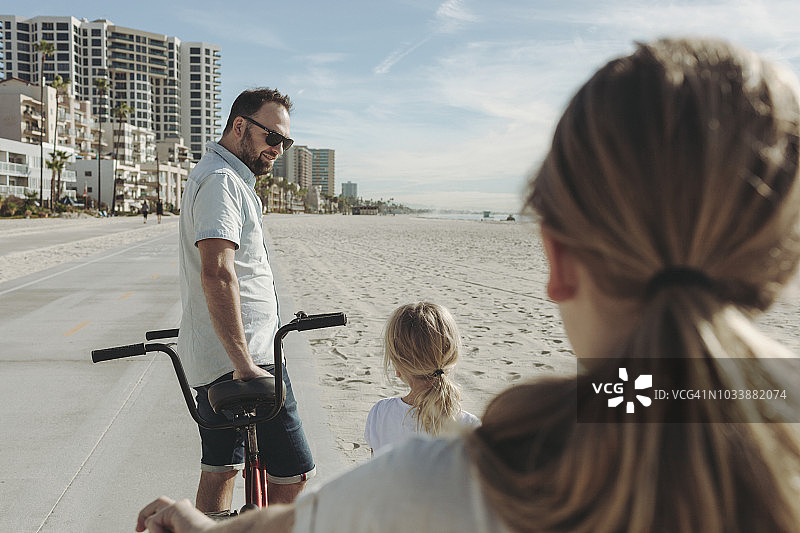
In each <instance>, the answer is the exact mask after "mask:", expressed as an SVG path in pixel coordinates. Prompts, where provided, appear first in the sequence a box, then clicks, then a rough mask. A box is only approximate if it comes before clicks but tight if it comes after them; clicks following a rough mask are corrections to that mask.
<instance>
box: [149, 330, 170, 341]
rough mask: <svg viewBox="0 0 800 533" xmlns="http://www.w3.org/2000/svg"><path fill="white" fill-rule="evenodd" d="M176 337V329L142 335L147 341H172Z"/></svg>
mask: <svg viewBox="0 0 800 533" xmlns="http://www.w3.org/2000/svg"><path fill="white" fill-rule="evenodd" d="M177 336H178V328H174V329H159V330H156V331H148V332H147V333H145V334H144V338H145V339H147V340H149V341H154V340H158V339H172V338H174V337H177Z"/></svg>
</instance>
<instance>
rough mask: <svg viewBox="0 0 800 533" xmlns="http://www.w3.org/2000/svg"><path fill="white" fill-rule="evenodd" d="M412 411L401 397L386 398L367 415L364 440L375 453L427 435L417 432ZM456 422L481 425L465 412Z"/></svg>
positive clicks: (460, 414) (422, 431) (469, 425)
mask: <svg viewBox="0 0 800 533" xmlns="http://www.w3.org/2000/svg"><path fill="white" fill-rule="evenodd" d="M411 409H412V407H411V406H410V405H408V404H407V403H405V402H404V401H403V400H402V398H400V397H394V398H384V399H383V400H380V401H379V402H378V403H376V404H375V405H373V406H372V409H370V411H369V414H368V415H367V425H366V428H365V430H364V438H365V439H366V441H367V444H368V445H369V447H370V448H372V451H373V453H376V454H377V453H378V452H379V451H381V450H382V449H385V448H386V447H388V446H390V445H396V444H400V443H401V442H404V441H406V440H407V439H408V438H409V437H412V436H415V435H420V434H422V435H426V433H425V432H424V430H421V431H420V432H417V419H416V418H415V417H414V414H413V413H412V412H411ZM456 421H457V422H458V423H459V424H461V425H464V426H467V427H477V426H479V425H480V420H478V417H476V416H475V415H473V414H471V413H468V412H467V411H464V410H462V411H461V412H460V413H459V415H458V416H457V417H456Z"/></svg>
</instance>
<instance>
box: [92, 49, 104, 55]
mask: <svg viewBox="0 0 800 533" xmlns="http://www.w3.org/2000/svg"><path fill="white" fill-rule="evenodd" d="M92 55H93V56H101V55H103V50H102V49H100V48H92Z"/></svg>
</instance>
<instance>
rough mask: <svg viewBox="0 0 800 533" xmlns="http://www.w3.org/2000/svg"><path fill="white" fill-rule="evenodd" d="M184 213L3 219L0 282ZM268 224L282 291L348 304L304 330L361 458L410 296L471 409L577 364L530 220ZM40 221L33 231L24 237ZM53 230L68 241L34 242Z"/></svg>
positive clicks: (168, 223) (774, 322)
mask: <svg viewBox="0 0 800 533" xmlns="http://www.w3.org/2000/svg"><path fill="white" fill-rule="evenodd" d="M176 222H177V217H165V219H164V223H163V224H161V225H156V224H150V223H148V224H147V225H142V224H141V218H138V217H137V218H119V219H112V220H101V219H74V220H64V219H43V220H0V281H6V280H9V279H13V278H17V277H21V276H24V275H27V274H30V273H33V272H36V271H39V270H43V269H45V268H48V267H51V266H53V265H56V264H59V263H66V262H71V261H76V260H79V259H81V258H83V257H87V256H89V255H92V254H96V253H98V252H100V251H102V250H111V249H113V248H116V247H119V246H122V245H124V244H130V243H132V242H136V241H139V240H143V239H149V238H154V237H155V236H159V235H163V234H164V233H165V232H170V231H175V230H176V226H177V224H176ZM264 226H265V228H266V229H267V233H268V235H267V240H268V243H269V244H270V248H271V250H270V253H271V261H272V263H273V264H274V265H275V268H276V269H277V270H279V271H280V274H281V277H282V278H283V280H284V286H283V287H281V290H282V291H288V292H289V296H291V298H292V300H293V301H294V302H295V304H296V305H297V306H298V308H299V309H294V310H292V311H297V310H301V309H302V310H303V311H306V312H307V313H320V312H332V311H344V312H345V313H347V315H348V318H349V324H348V325H347V327H344V328H332V329H329V330H319V331H312V332H309V333H306V334H305V335H307V337H308V339H309V340H310V342H311V345H312V349H313V355H314V358H315V365H316V369H315V370H316V375H317V376H319V380H320V385H321V387H322V394H321V399H322V408H323V409H325V410H328V411H329V414H330V416H329V417H328V419H329V420H331V421H335V422H332V423H331V430H332V432H333V434H334V436H335V440H336V445H337V446H338V447H339V448H340V449H341V453H342V454H343V455H344V456H345V457H346V458H347V460H348V461H350V462H352V463H357V462H362V461H365V460H367V459H368V458H369V450H368V449H367V447H366V443H365V442H364V437H363V430H364V421H365V419H366V415H367V412H368V410H369V408H370V407H371V406H372V405H373V403H374V402H376V401H377V400H378V399H380V398H383V397H387V396H392V395H397V394H404V393H405V389H404V388H403V385H402V384H401V383H400V382H397V381H395V380H390V379H388V378H387V376H386V375H385V374H384V372H383V370H382V357H383V354H382V348H381V336H382V331H383V327H384V324H385V321H386V319H387V317H388V316H389V314H390V313H391V312H392V311H393V310H394V309H395V308H396V307H397V306H399V305H401V304H404V303H408V302H413V301H418V300H430V301H434V302H437V303H440V304H442V305H444V306H446V307H448V308H449V309H450V310H451V312H452V313H453V315H454V316H455V318H456V321H457V322H458V324H459V327H460V330H461V334H462V340H463V344H464V353H463V357H462V360H461V363H460V365H459V367H458V369H457V372H456V374H455V380H456V381H457V382H458V383H459V384H460V385H461V390H462V396H463V406H464V408H465V409H467V410H468V411H470V412H472V413H474V414H476V415H479V416H480V415H481V414H482V412H483V410H484V408H485V406H486V404H487V402H488V401H489V400H490V399H491V398H492V397H493V396H494V395H495V394H496V393H497V392H499V391H500V390H502V389H503V388H505V387H507V386H509V385H512V384H514V383H519V382H521V381H523V380H526V379H531V378H535V377H537V376H543V375H548V374H561V373H567V372H570V371H571V370H572V369H573V368H574V364H575V360H574V357H573V355H572V352H571V349H570V347H569V344H568V341H567V339H566V336H565V334H564V330H563V327H562V325H561V322H560V319H559V315H558V309H557V306H556V305H555V304H554V303H553V302H551V301H549V300H548V299H547V297H546V294H545V283H546V275H547V268H546V264H545V260H544V256H543V252H542V249H541V244H540V242H539V240H538V238H537V236H536V228H535V226H534V225H533V224H531V223H521V222H487V221H478V220H451V219H423V218H418V217H413V216H386V217H383V216H381V217H376V216H360V217H359V216H341V215H275V214H271V215H267V216H265V217H264ZM34 233H38V234H39V235H38V238H37V239H28V238H26V236H31V235H33V234H34ZM45 235H46V236H47V237H48V238H49V239H50V241H52V242H57V241H62V242H61V243H60V244H58V243H55V244H49V245H47V246H43V247H42V246H41V245H40V246H39V247H38V248H32V249H26V248H25V246H26V243H27V242H29V241H33V240H37V241H39V242H41V241H42V238H43V237H44V236H45ZM75 239H78V240H75ZM50 241H48V242H50ZM799 296H800V287H799V286H798V283H797V281H796V280H795V282H794V283H792V285H791V286H790V287H789V289H788V290H787V291H786V292H785V293H784V295H783V296H782V298H781V300H780V301H779V302H778V303H777V304H776V305H775V306H774V307H773V309H771V310H770V312H769V313H767V314H766V315H765V316H763V317H762V318H761V320H760V323H761V325H762V327H763V329H764V330H765V331H766V333H767V334H768V335H770V336H771V337H773V338H775V339H777V340H779V341H781V342H783V343H784V344H785V345H786V346H788V347H789V348H790V349H792V350H793V351H794V352H795V353H800V328H798V316H800V308H799V307H800V306H798V302H800V298H798V297H799ZM287 357H288V360H289V368H290V370H291V354H287Z"/></svg>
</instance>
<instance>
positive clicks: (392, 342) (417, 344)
mask: <svg viewBox="0 0 800 533" xmlns="http://www.w3.org/2000/svg"><path fill="white" fill-rule="evenodd" d="M383 339H384V352H383V353H384V359H383V361H384V367H385V368H386V371H387V373H388V372H389V369H390V368H394V369H395V370H396V371H397V372H399V373H400V375H401V376H402V377H403V378H404V379H405V380H407V381H409V382H410V383H409V385H411V384H412V383H411V382H421V383H422V389H423V390H422V392H420V393H419V394H417V395H416V396H413V397H412V398H413V405H412V409H411V413H412V414H413V416H414V418H415V420H416V421H417V430H419V429H422V430H424V431H425V432H427V433H430V434H431V435H435V434H437V433H439V431H440V430H441V429H442V427H443V426H444V425H445V424H446V423H447V422H448V421H454V420H455V419H456V416H457V415H458V413H459V412H460V411H461V406H460V396H459V393H458V388H457V387H456V384H455V383H454V382H453V381H452V379H450V372H451V371H452V370H453V368H454V367H455V365H456V362H457V361H458V356H459V354H460V352H461V338H460V336H459V333H458V327H457V326H456V321H455V319H453V316H452V315H451V314H450V311H448V310H447V309H446V308H444V307H442V306H441V305H437V304H434V303H429V302H418V303H413V304H406V305H403V306H401V307H399V308H398V309H396V310H395V311H394V313H392V316H391V317H390V318H389V321H388V322H387V323H386V331H385V333H384V337H383Z"/></svg>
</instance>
